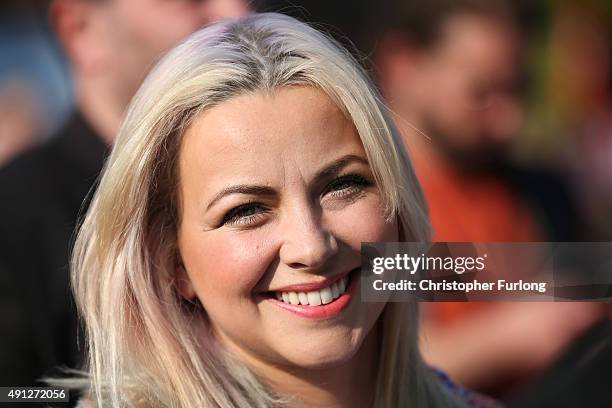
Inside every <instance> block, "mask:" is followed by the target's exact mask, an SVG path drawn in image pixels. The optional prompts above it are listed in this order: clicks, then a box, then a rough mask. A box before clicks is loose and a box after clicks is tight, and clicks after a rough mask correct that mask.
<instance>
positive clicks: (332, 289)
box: [331, 282, 340, 299]
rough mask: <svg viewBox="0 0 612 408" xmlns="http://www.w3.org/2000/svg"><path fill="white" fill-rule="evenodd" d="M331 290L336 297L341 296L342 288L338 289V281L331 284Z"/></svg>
mask: <svg viewBox="0 0 612 408" xmlns="http://www.w3.org/2000/svg"><path fill="white" fill-rule="evenodd" d="M331 291H332V297H333V298H334V299H336V298H337V297H338V296H340V290H338V284H337V283H336V282H334V284H333V285H332V286H331Z"/></svg>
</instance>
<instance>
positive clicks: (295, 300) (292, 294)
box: [289, 292, 300, 305]
mask: <svg viewBox="0 0 612 408" xmlns="http://www.w3.org/2000/svg"><path fill="white" fill-rule="evenodd" d="M289 301H290V302H291V304H292V305H299V304H300V299H299V298H298V295H297V293H295V292H289Z"/></svg>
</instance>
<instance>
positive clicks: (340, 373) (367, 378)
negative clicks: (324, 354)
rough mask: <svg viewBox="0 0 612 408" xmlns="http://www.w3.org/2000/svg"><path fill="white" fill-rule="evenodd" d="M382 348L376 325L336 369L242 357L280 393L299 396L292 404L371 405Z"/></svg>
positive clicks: (336, 407) (339, 407)
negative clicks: (358, 346)
mask: <svg viewBox="0 0 612 408" xmlns="http://www.w3.org/2000/svg"><path fill="white" fill-rule="evenodd" d="M379 351H380V348H379V333H378V326H375V327H373V328H372V329H371V330H370V333H369V334H368V335H367V336H366V338H365V339H364V341H363V344H362V345H361V347H360V348H359V350H358V351H357V353H356V354H355V355H354V356H353V357H352V358H351V359H350V360H349V361H347V362H345V363H343V364H340V365H338V366H336V367H332V368H328V367H326V368H321V369H304V368H295V367H286V366H271V365H265V366H262V364H261V363H259V362H257V361H253V359H250V358H248V357H247V356H244V355H243V356H242V357H243V358H245V357H247V358H246V360H248V362H249V363H250V364H249V365H250V366H251V368H252V369H253V370H254V371H255V372H256V373H257V374H258V375H260V376H261V377H262V378H263V379H264V381H265V382H266V383H267V384H268V385H269V386H270V387H271V388H272V389H274V390H275V391H276V392H277V393H278V394H280V395H285V396H289V397H291V398H295V400H292V401H291V402H290V403H289V404H290V406H291V407H295V408H304V407H322V408H323V407H324V408H344V407H354V408H371V407H372V405H373V403H374V393H375V391H376V383H377V375H378V364H379V355H380V353H379ZM246 360H245V361H246Z"/></svg>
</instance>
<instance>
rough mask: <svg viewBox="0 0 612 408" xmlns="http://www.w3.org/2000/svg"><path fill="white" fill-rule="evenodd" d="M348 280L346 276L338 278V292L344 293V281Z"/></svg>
mask: <svg viewBox="0 0 612 408" xmlns="http://www.w3.org/2000/svg"><path fill="white" fill-rule="evenodd" d="M347 281H348V278H347V277H344V278H342V279H340V282H338V291H339V292H340V293H344V291H345V290H346V282H347Z"/></svg>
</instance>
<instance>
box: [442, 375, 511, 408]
mask: <svg viewBox="0 0 612 408" xmlns="http://www.w3.org/2000/svg"><path fill="white" fill-rule="evenodd" d="M433 371H434V373H435V375H436V376H437V377H438V378H439V380H440V382H442V384H443V385H444V387H445V388H446V389H447V390H448V391H449V392H450V393H451V394H452V395H454V396H455V397H457V398H458V399H459V400H460V401H462V402H464V403H465V404H466V405H467V406H468V407H470V408H504V405H503V404H501V403H500V402H498V401H495V400H494V399H492V398H489V397H487V396H484V395H482V394H479V393H477V392H474V391H470V390H468V389H467V388H464V387H462V386H460V385H459V384H456V383H455V382H453V380H452V379H451V378H450V377H449V376H448V374H446V373H445V372H444V371H442V370H440V369H437V368H433Z"/></svg>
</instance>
